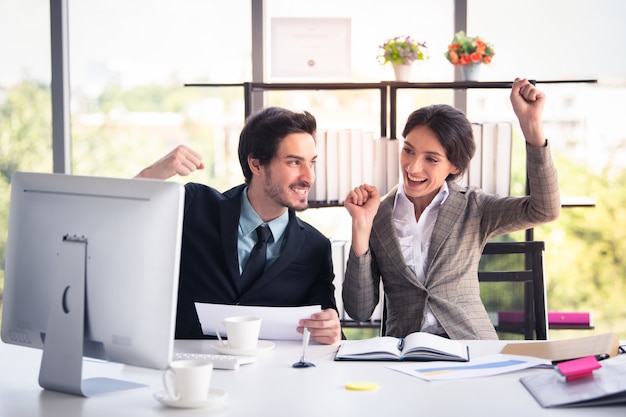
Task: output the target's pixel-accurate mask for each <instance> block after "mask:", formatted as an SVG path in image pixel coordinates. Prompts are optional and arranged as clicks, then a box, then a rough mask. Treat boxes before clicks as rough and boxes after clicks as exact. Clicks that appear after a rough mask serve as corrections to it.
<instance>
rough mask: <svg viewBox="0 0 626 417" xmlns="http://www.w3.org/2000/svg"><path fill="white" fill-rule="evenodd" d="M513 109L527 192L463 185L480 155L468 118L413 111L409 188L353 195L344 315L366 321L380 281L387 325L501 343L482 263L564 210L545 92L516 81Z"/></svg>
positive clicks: (394, 331)
mask: <svg viewBox="0 0 626 417" xmlns="http://www.w3.org/2000/svg"><path fill="white" fill-rule="evenodd" d="M510 98H511V103H512V106H513V110H514V112H515V114H516V116H517V118H518V120H519V123H520V127H521V129H522V133H523V135H524V138H525V139H526V153H527V155H526V159H527V169H528V174H529V181H530V183H529V184H530V195H528V196H523V197H503V196H498V195H493V194H489V193H486V192H484V191H482V190H481V189H479V188H476V187H461V186H459V185H458V184H457V183H456V182H455V179H456V178H459V177H461V176H462V175H463V173H464V172H465V171H466V170H467V167H468V166H469V162H470V159H471V158H472V156H473V155H474V152H475V144H474V139H473V134H472V127H471V124H470V122H469V121H468V120H467V118H466V116H465V115H464V114H463V113H462V112H461V111H459V110H457V109H455V108H453V107H451V106H448V105H432V106H427V107H424V108H422V109H419V110H416V111H414V112H413V113H412V114H411V115H410V116H409V118H408V120H407V123H406V125H405V128H404V131H403V132H402V136H403V137H404V143H403V146H402V150H401V153H400V168H401V172H402V182H401V183H400V184H399V185H398V186H396V187H395V188H394V189H393V190H391V191H390V192H389V193H388V194H387V195H386V196H384V197H383V198H382V201H381V198H380V196H379V194H378V191H377V190H376V188H375V187H373V186H371V185H367V184H363V185H361V186H359V187H356V188H355V189H354V190H352V191H351V192H350V193H349V194H348V196H347V197H346V199H345V204H344V205H345V207H346V209H347V210H348V212H349V213H350V215H351V217H352V248H351V251H350V255H349V258H348V264H347V270H346V275H345V281H344V283H343V300H344V306H345V309H346V312H347V313H348V314H349V315H350V317H352V318H354V319H355V320H357V321H361V320H367V319H368V318H369V317H370V316H371V314H372V312H373V310H374V307H375V306H376V305H377V304H378V300H379V291H378V289H379V283H380V280H381V279H382V280H383V287H384V291H385V301H386V302H385V307H386V312H387V314H386V316H387V318H386V323H385V326H386V329H387V334H388V335H390V336H396V337H404V336H406V335H407V334H409V333H412V332H415V331H425V332H429V333H434V334H439V335H442V336H445V337H450V338H452V339H497V335H496V332H495V330H494V327H493V325H492V323H491V321H490V319H489V317H488V315H487V312H486V310H485V307H484V305H483V303H482V301H481V299H480V292H479V284H478V263H479V261H480V257H481V254H482V249H483V247H484V245H485V243H487V242H488V241H489V240H491V239H492V238H494V237H495V236H499V235H503V234H506V233H510V232H513V231H515V230H523V229H527V228H532V227H535V226H537V225H540V224H542V223H546V222H549V221H553V220H555V219H556V218H557V217H558V216H559V214H560V210H561V202H560V195H559V188H558V178H557V172H556V168H555V166H554V164H553V161H552V158H551V155H550V146H549V145H548V141H547V140H546V139H545V136H544V133H543V126H542V122H541V113H542V111H543V107H544V102H545V95H544V93H543V92H541V91H540V90H538V89H537V88H535V86H534V85H533V84H531V83H530V82H529V81H528V80H526V79H516V80H515V81H514V83H513V86H512V89H511V94H510Z"/></svg>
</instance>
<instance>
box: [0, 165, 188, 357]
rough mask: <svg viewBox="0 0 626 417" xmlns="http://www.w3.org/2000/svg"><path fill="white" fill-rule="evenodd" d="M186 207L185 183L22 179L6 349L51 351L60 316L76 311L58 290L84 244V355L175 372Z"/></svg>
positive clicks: (14, 205)
mask: <svg viewBox="0 0 626 417" xmlns="http://www.w3.org/2000/svg"><path fill="white" fill-rule="evenodd" d="M183 205H184V187H183V186H182V185H180V184H178V183H175V182H165V181H157V180H143V179H142V180H140V179H116V178H102V177H86V176H74V175H63V174H41V173H26V172H17V173H15V174H14V175H13V178H12V182H11V203H10V212H9V231H8V239H7V249H6V265H5V284H4V300H3V311H2V332H1V333H2V340H3V341H4V342H5V343H10V344H16V345H21V346H28V347H33V348H40V349H44V340H45V339H46V332H47V329H48V320H49V317H51V316H52V315H53V314H52V313H51V311H52V312H54V311H58V310H59V308H61V309H65V308H66V307H67V308H68V310H71V309H72V305H71V302H68V300H67V299H66V298H65V296H66V295H67V294H59V291H58V286H59V284H58V283H59V281H62V280H63V278H64V277H63V276H61V277H59V275H63V274H64V273H65V272H66V271H65V269H66V265H67V264H69V262H68V259H67V256H68V255H67V254H68V253H71V251H70V252H68V251H67V250H66V249H67V246H65V245H68V243H67V237H69V238H70V239H78V240H82V239H84V240H85V250H84V252H81V253H84V255H78V257H79V258H80V257H81V256H84V260H82V259H76V256H75V255H71V254H70V255H69V256H72V257H73V258H72V259H71V260H72V262H74V263H75V264H76V263H77V264H78V265H79V267H80V265H82V264H84V276H85V280H84V287H85V291H84V294H85V297H84V303H85V304H84V305H85V307H84V318H85V321H84V335H83V336H84V337H83V339H84V346H83V354H84V355H85V356H91V357H96V358H101V359H105V360H110V361H114V362H120V363H124V364H130V365H137V366H142V367H150V368H157V369H162V368H165V367H166V366H167V364H168V363H169V361H170V360H171V356H172V352H173V341H174V328H175V320H176V300H177V292H178V274H179V262H180V247H181V234H182V217H183ZM64 254H65V255H64ZM64 257H65V258H64ZM81 268H82V267H81ZM81 273H82V272H81ZM63 285H65V284H63ZM67 290H69V285H68V286H67V288H66V291H67ZM67 292H69V293H71V292H72V291H71V290H69V291H67ZM74 295H75V294H74ZM66 303H68V305H66ZM59 306H61V307H59ZM55 314H56V313H55ZM61 315H62V314H61ZM62 327H63V326H62ZM81 360H82V358H81Z"/></svg>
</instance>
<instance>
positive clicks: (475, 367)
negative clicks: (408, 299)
mask: <svg viewBox="0 0 626 417" xmlns="http://www.w3.org/2000/svg"><path fill="white" fill-rule="evenodd" d="M536 366H537V367H551V366H552V363H551V362H550V361H549V360H546V359H541V358H534V357H530V356H518V355H504V354H500V353H499V354H496V355H490V356H483V357H480V358H476V359H471V360H470V361H469V362H463V363H458V362H454V363H451V362H443V361H436V362H419V363H417V362H412V363H405V364H402V365H393V366H388V368H389V369H392V370H394V371H398V372H402V373H404V374H407V375H411V376H415V377H417V378H421V379H425V380H427V381H445V380H450V379H463V378H477V377H484V376H491V375H498V374H504V373H507V372H513V371H519V370H521V369H526V368H532V367H536Z"/></svg>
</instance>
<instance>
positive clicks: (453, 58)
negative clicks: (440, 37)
mask: <svg viewBox="0 0 626 417" xmlns="http://www.w3.org/2000/svg"><path fill="white" fill-rule="evenodd" d="M458 62H459V54H457V53H456V52H454V51H450V63H451V64H452V65H456V64H457V63H458Z"/></svg>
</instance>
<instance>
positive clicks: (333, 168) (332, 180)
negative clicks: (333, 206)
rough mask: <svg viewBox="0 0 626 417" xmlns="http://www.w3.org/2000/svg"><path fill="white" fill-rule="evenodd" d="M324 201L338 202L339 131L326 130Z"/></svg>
mask: <svg viewBox="0 0 626 417" xmlns="http://www.w3.org/2000/svg"><path fill="white" fill-rule="evenodd" d="M326 202H328V203H338V202H339V131H338V130H337V129H328V130H327V131H326Z"/></svg>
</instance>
